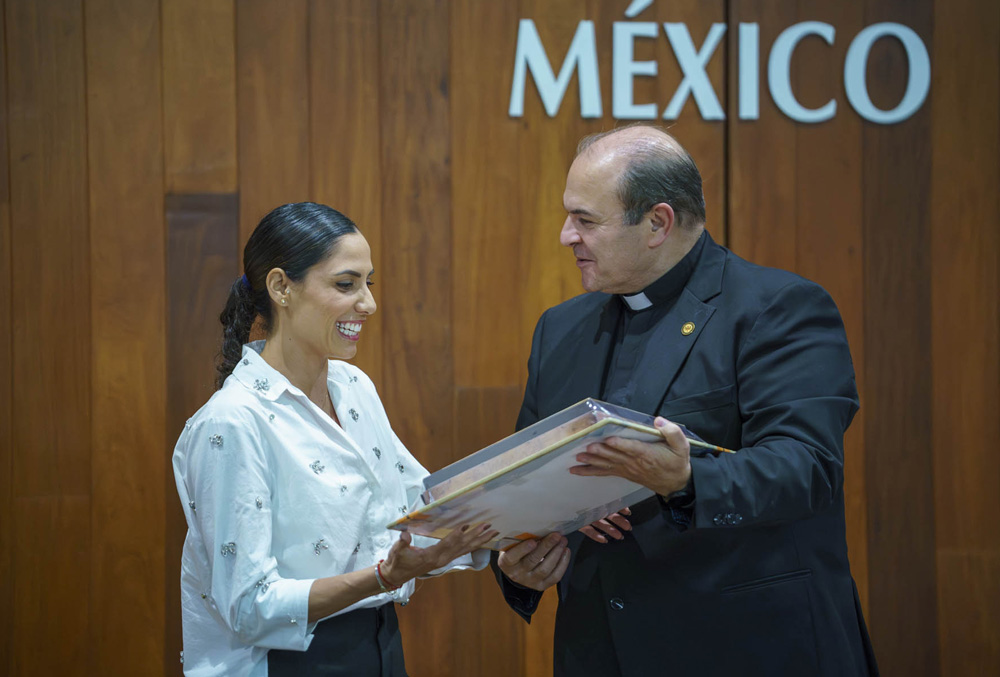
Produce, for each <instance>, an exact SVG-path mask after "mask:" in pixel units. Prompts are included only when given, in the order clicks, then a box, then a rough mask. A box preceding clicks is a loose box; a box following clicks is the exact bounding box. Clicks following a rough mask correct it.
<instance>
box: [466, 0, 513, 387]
mask: <svg viewBox="0 0 1000 677" xmlns="http://www.w3.org/2000/svg"><path fill="white" fill-rule="evenodd" d="M517 20H518V12H517V4H516V3H501V2H491V3H484V2H475V1H470V0H462V1H461V2H452V3H451V25H450V30H449V33H450V35H451V73H450V80H451V88H450V91H451V115H452V119H453V120H455V121H456V123H455V124H453V125H452V126H451V144H452V159H453V162H452V170H451V173H452V205H451V218H452V228H451V247H452V280H451V294H452V303H453V320H452V324H453V327H454V339H453V360H454V365H455V366H454V369H455V383H456V385H457V386H459V387H462V386H480V387H502V386H509V385H516V384H518V383H520V381H521V372H522V371H523V362H521V361H520V359H519V357H520V351H519V350H518V347H519V346H521V345H523V344H524V343H525V342H526V341H529V340H530V336H525V335H524V333H523V332H522V331H521V325H520V322H519V319H520V306H521V296H522V294H525V293H530V287H527V286H526V285H524V284H523V281H522V278H520V277H519V276H518V274H517V270H518V260H519V258H520V250H519V245H520V242H519V240H520V233H521V231H522V230H523V229H524V225H525V224H524V222H523V221H522V219H521V218H520V217H521V212H520V205H519V204H518V202H517V200H516V198H515V196H516V194H517V182H518V174H519V173H520V172H519V171H518V167H519V163H520V154H519V152H518V136H519V132H520V125H519V124H518V120H517V119H515V118H511V117H509V116H508V115H507V105H508V99H509V97H510V87H511V80H512V79H513V69H512V68H511V57H512V55H513V54H514V48H515V44H516V40H517ZM458 121H460V122H458ZM501 167H502V168H504V169H499V168H501ZM498 169H499V171H498Z"/></svg>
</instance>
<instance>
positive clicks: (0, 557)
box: [0, 0, 14, 673]
mask: <svg viewBox="0 0 1000 677" xmlns="http://www.w3.org/2000/svg"><path fill="white" fill-rule="evenodd" d="M5 26H6V11H5V2H4V0H0V36H2V35H3V34H4V32H5ZM6 101H7V44H6V42H3V43H0V102H6ZM7 150H8V145H7V106H6V105H5V104H0V323H3V325H4V326H5V327H10V326H11V324H12V323H13V316H12V315H11V309H10V304H11V298H10V296H11V288H10V287H11V276H10V269H11V243H10V171H9V169H10V164H9V162H10V160H9V156H8V154H7ZM12 360H13V354H12V351H11V332H10V331H9V330H8V331H0V609H13V608H14V582H13V581H14V577H13V571H12V567H11V559H12V557H11V551H12V549H13V542H14V532H13V528H14V522H13V518H14V514H13V506H12V504H11V494H12V486H11V479H12V475H13V472H14V466H13V464H14V445H13V441H14V438H13V433H12V432H11V425H12V422H13V421H12V418H11V412H12V409H13V397H14V390H13V388H14V384H13V379H12V378H11V372H12V370H13V366H14V365H13V361H12ZM11 631H12V626H11V615H10V614H9V613H6V614H0V671H4V672H8V673H9V672H10V670H11V664H10V661H11V657H12V651H11V648H12V647H11Z"/></svg>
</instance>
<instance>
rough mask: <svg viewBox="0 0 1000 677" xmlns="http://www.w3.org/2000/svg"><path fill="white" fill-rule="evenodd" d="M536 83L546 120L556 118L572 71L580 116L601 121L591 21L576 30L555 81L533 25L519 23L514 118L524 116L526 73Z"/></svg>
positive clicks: (512, 105)
mask: <svg viewBox="0 0 1000 677" xmlns="http://www.w3.org/2000/svg"><path fill="white" fill-rule="evenodd" d="M529 70H530V71H531V75H532V76H533V77H534V79H535V86H536V87H537V88H538V94H539V95H540V96H541V97H542V105H543V106H545V112H546V113H548V114H549V117H550V118H551V117H555V114H556V112H558V110H559V104H561V103H562V100H563V96H564V95H565V94H566V88H567V87H569V80H570V77H571V76H572V74H573V71H574V70H576V71H577V74H578V75H577V76H578V78H579V81H580V114H581V115H582V116H583V117H585V118H599V117H601V81H600V77H599V75H598V71H597V41H596V38H595V34H594V23H593V22H592V21H581V22H580V23H579V25H578V26H577V27H576V35H574V36H573V42H572V43H571V44H570V46H569V52H567V53H566V60H565V61H563V64H562V68H560V69H559V77H558V78H556V75H555V72H554V71H553V70H552V64H550V63H549V58H548V56H546V54H545V48H544V47H543V46H542V40H541V38H540V37H538V30H537V29H536V28H535V22H534V21H532V20H531V19H521V23H520V25H519V26H518V29H517V50H516V54H515V55H514V83H513V85H512V86H511V89H510V109H509V111H508V114H509V115H510V116H511V117H513V118H519V117H522V116H523V115H524V90H525V87H526V86H527V82H526V80H527V71H529Z"/></svg>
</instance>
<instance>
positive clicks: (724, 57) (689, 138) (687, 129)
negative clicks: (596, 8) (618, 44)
mask: <svg viewBox="0 0 1000 677" xmlns="http://www.w3.org/2000/svg"><path fill="white" fill-rule="evenodd" d="M625 7H626V5H621V4H620V3H619V4H615V5H614V9H615V10H616V11H617V12H616V15H615V16H613V17H610V18H609V19H608V20H606V22H610V20H611V19H613V20H615V21H624V20H625V17H624V16H623V14H622V13H621V12H622V11H623V10H624V8H625ZM636 20H637V21H654V22H656V23H658V24H659V29H660V30H659V35H658V37H657V38H656V40H655V41H653V40H650V39H642V40H637V41H636V50H635V58H636V60H647V59H648V60H651V61H656V62H657V64H658V76H657V77H656V78H642V77H639V78H636V79H635V101H636V103H644V102H656V104H657V111H658V114H659V116H660V119H659V121H658V124H663V125H665V126H667V127H669V129H670V133H671V134H673V135H674V136H676V137H677V140H678V141H680V142H681V145H683V146H684V148H685V149H687V151H688V152H689V153H690V154H691V157H693V158H694V161H695V163H696V164H697V165H698V170H699V171H700V172H701V178H702V188H703V190H704V193H705V211H706V214H707V218H708V223H707V227H708V229H709V231H710V232H711V234H712V237H713V238H715V241H716V242H719V243H720V244H726V231H727V228H726V220H727V214H726V208H725V203H726V201H725V188H726V178H727V177H726V132H727V126H728V125H727V123H726V121H724V120H719V121H711V120H704V119H703V118H702V114H701V111H700V110H699V109H698V106H697V104H696V103H695V100H694V97H688V100H687V102H686V103H685V104H684V108H683V109H682V110H681V114H680V116H679V117H678V118H677V120H664V119H663V113H664V111H665V110H666V108H667V106H668V104H669V103H670V100H671V99H672V98H673V96H674V92H675V91H676V90H677V87H678V86H679V85H680V83H681V80H682V79H683V73H682V71H681V69H680V66H679V65H678V63H677V58H676V57H675V56H674V50H673V48H672V47H671V45H670V41H669V40H668V39H667V37H666V34H665V32H664V29H663V23H664V22H671V23H683V24H685V25H687V28H688V31H689V32H690V33H691V40H692V41H693V42H694V44H695V46H696V47H697V48H698V49H700V48H701V46H702V44H703V43H704V42H705V38H706V37H707V36H708V33H709V31H710V30H711V28H712V24H715V23H723V24H724V23H726V3H725V2H724V0H711V2H706V1H705V0H683V1H682V2H676V1H675V2H662V1H661V2H656V3H653V5H652V6H651V7H650V8H649V9H647V10H645V11H644V12H642V13H641V14H640V15H639V16H637V17H636ZM729 30H731V29H730V28H728V27H727V32H728V31H729ZM644 43H652V44H653V45H654V48H653V49H648V47H646V48H645V49H643V47H644V46H645V44H644ZM729 50H730V45H729V43H728V41H727V40H726V39H725V38H724V39H723V40H722V42H721V43H719V46H718V47H717V48H716V49H715V52H714V53H713V55H712V58H711V60H710V61H709V63H708V67H707V68H706V71H705V72H706V73H708V77H709V79H710V80H711V82H712V85H713V87H714V89H715V93H716V96H717V97H718V99H719V104H720V105H721V106H722V108H723V110H726V109H727V108H728V105H727V101H728V99H729V96H730V94H729V92H728V91H727V89H726V86H725V85H726V82H727V80H726V71H727V70H728V52H729ZM644 52H645V53H644ZM610 53H611V51H610V50H608V51H606V52H605V54H608V55H610ZM609 86H610V84H609ZM644 89H649V90H651V92H652V93H651V94H650V95H649V96H646V95H644V94H643V90H644ZM609 105H610V104H609ZM726 114H727V115H729V114H730V112H729V111H727V113H726ZM653 122H657V121H656V120H654V121H653Z"/></svg>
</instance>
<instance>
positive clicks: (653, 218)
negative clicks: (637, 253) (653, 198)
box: [646, 202, 677, 249]
mask: <svg viewBox="0 0 1000 677" xmlns="http://www.w3.org/2000/svg"><path fill="white" fill-rule="evenodd" d="M646 215H647V216H646V222H647V223H648V224H649V237H648V238H647V240H646V243H647V245H648V246H649V248H650V249H654V248H656V247H659V246H660V245H661V244H663V243H664V242H665V241H666V239H667V236H668V235H669V234H670V231H671V230H673V227H674V222H675V221H676V218H677V216H676V214H675V213H674V208H673V207H671V206H670V205H668V204H667V203H666V202H660V203H658V204H655V205H653V208H652V209H650V210H649V211H648V212H646Z"/></svg>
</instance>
